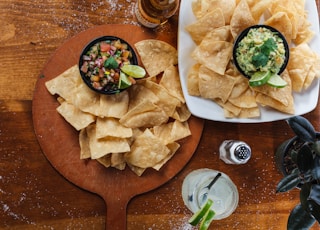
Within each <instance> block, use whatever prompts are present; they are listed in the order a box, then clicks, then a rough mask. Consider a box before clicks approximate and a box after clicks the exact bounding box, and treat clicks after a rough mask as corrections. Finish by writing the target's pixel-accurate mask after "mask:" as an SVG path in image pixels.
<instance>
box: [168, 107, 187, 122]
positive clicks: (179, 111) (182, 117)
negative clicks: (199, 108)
mask: <svg viewBox="0 0 320 230" xmlns="http://www.w3.org/2000/svg"><path fill="white" fill-rule="evenodd" d="M190 116H191V112H190V111H189V109H188V107H187V105H186V104H182V105H181V106H179V107H177V108H176V111H175V113H174V114H173V115H172V118H173V119H175V120H178V121H181V122H184V121H187V120H188V119H189V118H190Z"/></svg>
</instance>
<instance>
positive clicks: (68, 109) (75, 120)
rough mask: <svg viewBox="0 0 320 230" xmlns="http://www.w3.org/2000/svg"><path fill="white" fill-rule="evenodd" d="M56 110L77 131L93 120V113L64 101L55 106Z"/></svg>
mask: <svg viewBox="0 0 320 230" xmlns="http://www.w3.org/2000/svg"><path fill="white" fill-rule="evenodd" d="M57 111H58V112H59V113H60V114H61V116H63V117H64V119H65V120H66V121H67V122H69V123H70V124H71V125H72V126H73V127H74V128H75V129H76V130H78V131H79V130H81V129H83V128H85V127H87V126H88V125H89V124H91V123H93V122H94V121H95V116H94V115H92V114H90V113H85V112H83V111H81V110H80V109H78V108H76V107H75V106H74V105H73V104H70V103H68V102H66V101H65V102H63V103H62V104H61V105H60V106H59V107H58V108H57Z"/></svg>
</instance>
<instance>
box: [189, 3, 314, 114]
mask: <svg viewBox="0 0 320 230" xmlns="http://www.w3.org/2000/svg"><path fill="white" fill-rule="evenodd" d="M191 4H192V5H191V7H192V12H193V14H194V16H195V17H196V21H193V22H192V23H191V24H189V25H187V26H185V28H184V29H185V31H187V32H188V33H189V35H190V38H191V39H192V40H193V41H194V42H195V44H196V46H195V48H194V49H193V50H192V51H191V53H190V56H191V57H192V58H193V60H194V61H195V64H193V65H192V66H190V67H189V72H188V74H187V75H188V76H187V90H188V93H189V95H191V96H197V97H202V98H205V99H209V100H212V101H214V102H216V103H217V104H218V105H220V106H221V107H222V108H223V110H224V115H225V117H226V118H234V117H238V118H257V117H259V116H260V108H259V106H262V107H270V108H271V109H275V110H277V111H280V112H283V113H287V114H294V113H295V108H294V101H293V99H294V98H293V92H297V93H303V91H304V90H306V89H308V87H309V86H310V85H311V84H312V82H313V81H314V79H315V78H319V77H320V64H319V63H320V58H319V55H318V54H316V53H315V52H314V51H313V50H311V48H310V47H309V45H308V42H309V41H310V40H311V39H312V37H313V36H314V32H313V31H312V30H311V27H310V22H309V21H308V20H307V14H308V12H306V11H305V9H304V5H305V4H304V1H300V0H294V1H283V0H274V1H270V0H236V1H233V0H232V1H225V0H194V1H193V2H192V3H191ZM221 12H224V15H223V17H222V16H221V20H220V21H219V22H218V19H216V18H215V17H214V16H213V15H215V16H217V15H221ZM210 22H215V24H214V25H209V24H210ZM261 22H263V23H264V24H267V25H270V26H272V27H275V28H276V29H278V30H279V31H280V32H281V33H283V35H284V36H285V37H286V39H287V41H288V43H289V44H290V59H289V63H288V66H287V69H286V71H285V72H284V73H283V74H282V78H283V79H284V80H285V81H287V82H288V85H287V86H286V87H285V88H274V87H272V86H270V85H267V84H266V85H263V86H259V87H249V85H248V80H247V79H246V78H244V77H243V76H242V75H241V74H240V73H239V72H238V70H237V69H236V68H235V66H234V65H233V60H232V49H233V43H234V41H235V39H236V38H237V36H238V35H239V34H240V33H241V32H242V31H243V30H244V29H246V28H247V27H249V26H252V25H255V24H260V23H261Z"/></svg>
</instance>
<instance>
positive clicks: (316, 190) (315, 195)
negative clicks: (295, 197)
mask: <svg viewBox="0 0 320 230" xmlns="http://www.w3.org/2000/svg"><path fill="white" fill-rule="evenodd" d="M309 199H310V200H314V201H315V202H316V203H317V204H318V205H320V184H313V185H312V186H311V191H310V195H309Z"/></svg>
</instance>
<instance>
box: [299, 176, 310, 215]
mask: <svg viewBox="0 0 320 230" xmlns="http://www.w3.org/2000/svg"><path fill="white" fill-rule="evenodd" d="M310 190H311V183H310V182H309V183H304V184H303V185H302V186H301V190H300V202H301V205H302V207H304V209H307V206H306V203H307V200H308V198H309V195H310Z"/></svg>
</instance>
